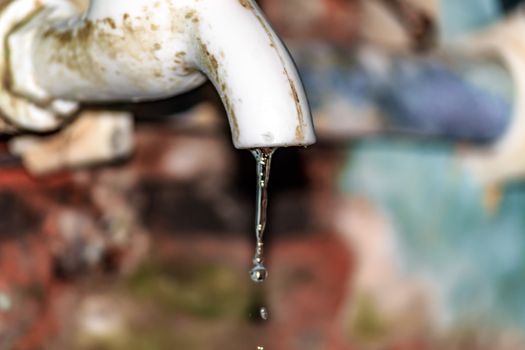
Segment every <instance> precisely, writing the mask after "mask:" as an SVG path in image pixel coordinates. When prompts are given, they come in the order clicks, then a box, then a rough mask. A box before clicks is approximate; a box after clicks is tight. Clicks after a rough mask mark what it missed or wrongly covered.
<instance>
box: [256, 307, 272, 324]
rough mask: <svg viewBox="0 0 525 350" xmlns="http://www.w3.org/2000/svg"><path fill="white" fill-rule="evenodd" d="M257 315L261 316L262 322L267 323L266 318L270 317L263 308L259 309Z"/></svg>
mask: <svg viewBox="0 0 525 350" xmlns="http://www.w3.org/2000/svg"><path fill="white" fill-rule="evenodd" d="M259 315H260V316H261V319H262V320H264V321H268V318H269V317H270V313H269V312H268V309H267V308H265V307H264V306H263V307H261V308H260V309H259Z"/></svg>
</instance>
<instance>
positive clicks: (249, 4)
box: [239, 0, 253, 10]
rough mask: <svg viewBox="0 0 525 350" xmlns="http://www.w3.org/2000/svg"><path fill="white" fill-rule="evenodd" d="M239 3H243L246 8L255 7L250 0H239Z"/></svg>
mask: <svg viewBox="0 0 525 350" xmlns="http://www.w3.org/2000/svg"><path fill="white" fill-rule="evenodd" d="M239 4H241V6H242V7H244V8H247V9H250V10H251V9H253V6H252V4H251V3H250V1H249V0H239Z"/></svg>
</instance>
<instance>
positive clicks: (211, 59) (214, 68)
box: [197, 38, 240, 142]
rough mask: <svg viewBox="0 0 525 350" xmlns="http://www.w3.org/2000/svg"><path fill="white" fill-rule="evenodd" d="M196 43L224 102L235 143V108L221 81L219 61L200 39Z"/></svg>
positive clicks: (237, 126) (236, 137)
mask: <svg viewBox="0 0 525 350" xmlns="http://www.w3.org/2000/svg"><path fill="white" fill-rule="evenodd" d="M197 42H198V44H199V47H200V51H201V53H202V60H203V64H204V66H206V67H207V69H208V74H209V75H210V78H211V79H212V81H213V82H214V84H215V86H216V87H217V90H219V93H220V95H221V97H222V101H223V102H224V107H225V109H226V111H227V112H228V116H229V119H230V125H231V129H232V136H233V138H234V140H235V141H236V142H239V137H240V129H239V121H238V119H237V115H236V114H235V108H234V107H233V104H232V102H231V100H230V97H229V91H228V86H227V84H226V82H225V81H223V80H222V78H221V76H220V74H219V61H218V60H217V58H216V57H215V56H214V55H213V54H212V53H211V52H210V51H209V50H208V47H207V46H206V44H205V43H204V42H203V41H202V40H201V39H200V38H198V39H197Z"/></svg>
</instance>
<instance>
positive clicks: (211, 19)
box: [0, 0, 315, 148]
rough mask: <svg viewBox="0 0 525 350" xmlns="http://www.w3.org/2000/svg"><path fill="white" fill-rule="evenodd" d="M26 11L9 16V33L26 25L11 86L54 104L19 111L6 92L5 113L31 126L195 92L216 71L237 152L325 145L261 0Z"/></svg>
mask: <svg viewBox="0 0 525 350" xmlns="http://www.w3.org/2000/svg"><path fill="white" fill-rule="evenodd" d="M42 3H43V7H40V5H39V4H42ZM17 6H18V7H22V9H23V11H14V10H13V11H8V10H5V11H4V13H3V14H2V18H0V22H1V23H2V25H1V26H2V27H1V28H0V35H2V34H3V36H4V37H5V36H6V35H7V33H8V32H9V30H10V29H12V28H14V27H15V26H17V25H18V27H17V29H16V30H15V31H14V32H13V33H11V34H10V35H9V37H8V38H7V39H8V41H7V42H8V48H9V59H10V60H9V66H10V67H11V76H10V78H11V84H10V86H9V88H10V89H12V90H13V92H14V93H13V95H16V96H23V97H24V98H23V99H20V101H22V102H21V103H25V104H28V105H30V106H37V105H39V106H47V107H41V108H42V109H38V108H37V109H36V111H33V110H31V111H29V112H27V108H26V109H25V110H24V113H20V112H19V110H16V109H15V110H13V109H9V108H8V107H6V105H8V104H7V103H2V100H1V97H2V96H3V95H9V96H11V91H7V90H8V87H5V88H4V90H2V91H0V108H1V109H2V110H3V111H4V113H5V114H7V117H8V119H9V120H11V121H13V122H15V123H17V124H20V125H23V126H24V127H25V128H28V129H33V130H43V129H48V128H51V127H55V126H56V125H57V124H58V123H57V113H56V110H58V109H59V107H63V108H61V109H62V110H63V109H64V108H65V109H68V108H69V110H72V109H73V107H74V106H75V104H74V103H75V102H78V101H92V102H96V101H141V100H155V99H159V98H164V97H168V96H173V95H176V94H179V93H182V92H186V91H188V90H191V89H193V88H195V87H197V86H199V85H200V84H202V83H203V82H204V81H205V75H206V76H208V77H209V78H210V79H211V81H212V82H213V84H214V85H215V87H216V88H217V90H218V91H219V93H220V95H221V98H222V100H223V102H224V105H225V107H226V110H227V112H228V115H229V120H230V125H231V128H232V135H233V139H234V143H235V146H236V147H238V148H255V147H277V146H292V145H309V144H312V143H313V142H315V136H314V130H313V124H312V119H311V116H310V110H309V107H308V103H307V100H306V96H305V94H304V91H303V87H302V84H301V81H300V79H299V76H298V73H297V70H296V68H295V66H294V64H293V62H292V59H291V57H290V55H289V54H288V52H287V50H286V49H285V47H284V46H283V44H282V43H281V41H280V40H279V38H278V37H277V36H276V34H275V33H274V32H273V30H272V29H271V27H270V25H269V24H268V23H267V21H266V19H265V18H264V16H263V15H262V12H261V11H260V9H259V8H258V7H257V5H256V4H255V3H254V2H253V1H252V0H158V1H153V0H135V1H128V0H112V1H107V0H93V1H91V2H90V5H89V8H88V10H87V12H86V13H79V11H78V7H76V6H75V4H74V1H72V0H44V1H36V0H12V5H10V7H17ZM32 11H35V12H32ZM29 13H34V15H32V16H31V17H27V14H29ZM20 14H24V15H23V16H22V15H20ZM21 22H23V25H19V24H20V23H21ZM4 55H5V53H4ZM3 63H4V65H5V62H3ZM68 101H73V102H68ZM35 108H36V107H35ZM58 119H59V118H58Z"/></svg>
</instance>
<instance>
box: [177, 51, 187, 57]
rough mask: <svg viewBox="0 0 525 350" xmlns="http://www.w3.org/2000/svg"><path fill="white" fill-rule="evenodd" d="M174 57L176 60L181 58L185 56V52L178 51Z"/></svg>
mask: <svg viewBox="0 0 525 350" xmlns="http://www.w3.org/2000/svg"><path fill="white" fill-rule="evenodd" d="M175 56H176V57H178V58H182V57H184V56H186V52H184V51H179V52H177V53H176V54H175Z"/></svg>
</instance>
